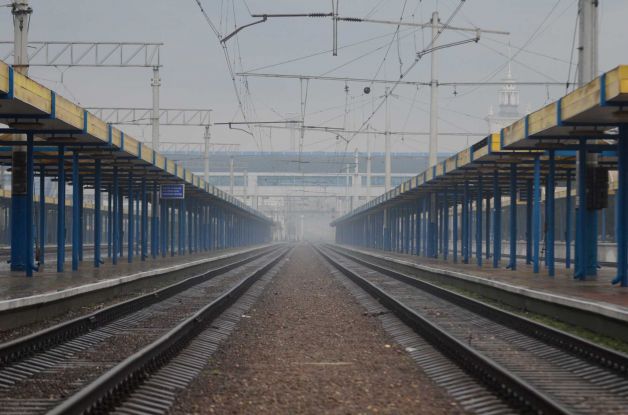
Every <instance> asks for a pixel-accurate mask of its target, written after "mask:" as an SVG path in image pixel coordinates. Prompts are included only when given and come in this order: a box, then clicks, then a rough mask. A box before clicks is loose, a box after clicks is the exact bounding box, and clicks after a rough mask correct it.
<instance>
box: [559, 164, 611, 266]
mask: <svg viewBox="0 0 628 415" xmlns="http://www.w3.org/2000/svg"><path fill="white" fill-rule="evenodd" d="M566 193H567V194H566V199H565V267H566V268H567V269H569V268H571V233H572V232H571V227H572V223H571V212H572V206H571V204H572V202H571V198H572V196H571V170H567V189H566ZM616 203H617V202H616ZM615 206H618V205H617V204H615Z"/></svg>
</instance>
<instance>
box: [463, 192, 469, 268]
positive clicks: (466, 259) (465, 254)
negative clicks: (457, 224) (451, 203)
mask: <svg viewBox="0 0 628 415" xmlns="http://www.w3.org/2000/svg"><path fill="white" fill-rule="evenodd" d="M469 254H470V252H469V181H468V180H465V182H464V193H463V197H462V262H463V263H465V264H468V263H469Z"/></svg>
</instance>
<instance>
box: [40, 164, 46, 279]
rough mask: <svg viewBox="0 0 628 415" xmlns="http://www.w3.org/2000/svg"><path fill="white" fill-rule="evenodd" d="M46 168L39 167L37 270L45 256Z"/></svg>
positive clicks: (42, 263) (43, 166)
mask: <svg viewBox="0 0 628 415" xmlns="http://www.w3.org/2000/svg"><path fill="white" fill-rule="evenodd" d="M45 183H46V166H45V165H43V164H42V165H41V166H40V167H39V269H40V270H41V269H42V266H43V265H44V262H45V256H46V186H45Z"/></svg>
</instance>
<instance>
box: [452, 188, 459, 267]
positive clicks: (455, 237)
mask: <svg viewBox="0 0 628 415" xmlns="http://www.w3.org/2000/svg"><path fill="white" fill-rule="evenodd" d="M452 215H453V216H452V220H453V224H452V226H453V235H452V239H453V241H452V242H453V259H454V264H455V263H457V262H458V186H454V203H453V213H452Z"/></svg>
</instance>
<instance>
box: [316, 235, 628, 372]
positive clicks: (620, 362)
mask: <svg viewBox="0 0 628 415" xmlns="http://www.w3.org/2000/svg"><path fill="white" fill-rule="evenodd" d="M328 248H329V249H331V250H332V251H334V252H336V253H338V254H340V255H342V256H344V257H346V258H348V259H350V260H351V261H355V262H357V263H359V264H361V265H364V266H366V267H367V268H371V269H373V270H375V271H378V272H380V273H382V274H385V275H387V276H389V277H392V278H394V279H396V280H398V281H401V282H403V283H406V284H408V285H411V286H413V287H415V288H418V289H420V290H423V291H426V292H428V293H430V294H432V295H435V296H437V297H439V298H441V299H443V300H445V301H448V302H451V303H454V304H456V305H458V306H460V307H463V308H466V309H467V310H469V311H472V312H474V313H476V314H479V315H481V316H482V317H485V318H487V319H490V320H492V321H494V322H496V323H499V324H502V325H504V326H506V327H509V328H511V329H513V330H516V331H519V332H520V333H524V334H527V335H529V336H531V337H534V338H536V339H538V340H540V341H542V342H544V343H546V344H549V345H551V346H554V347H557V348H559V349H561V350H563V351H565V352H568V353H571V354H573V355H575V356H578V357H580V358H582V359H584V360H587V361H588V362H590V363H593V364H596V365H599V366H602V367H604V368H606V369H609V370H611V371H613V372H616V373H617V374H620V375H622V376H626V375H628V355H626V354H624V353H621V352H618V351H615V350H612V349H609V348H607V347H604V346H600V345H598V344H595V343H593V342H590V341H588V340H586V339H583V338H581V337H577V336H574V335H573V334H570V333H567V332H565V331H562V330H558V329H555V328H553V327H550V326H547V325H544V324H541V323H538V322H536V321H534V320H530V319H528V318H525V317H522V316H519V315H516V314H514V313H511V312H509V311H506V310H502V309H500V308H497V307H495V306H492V305H489V304H487V303H484V302H482V301H479V300H476V299H473V298H470V297H466V296H464V295H462V294H458V293H456V292H454V291H451V290H448V289H446V288H443V287H439V286H438V285H436V284H432V283H429V282H427V281H423V280H420V279H418V278H415V277H412V276H409V275H407V274H404V273H402V272H399V271H395V270H392V269H390V268H386V267H383V266H381V265H377V264H375V263H372V262H369V261H366V260H364V259H362V258H359V257H357V256H354V255H351V254H349V253H347V252H344V251H342V250H339V249H336V248H334V247H331V246H328Z"/></svg>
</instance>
